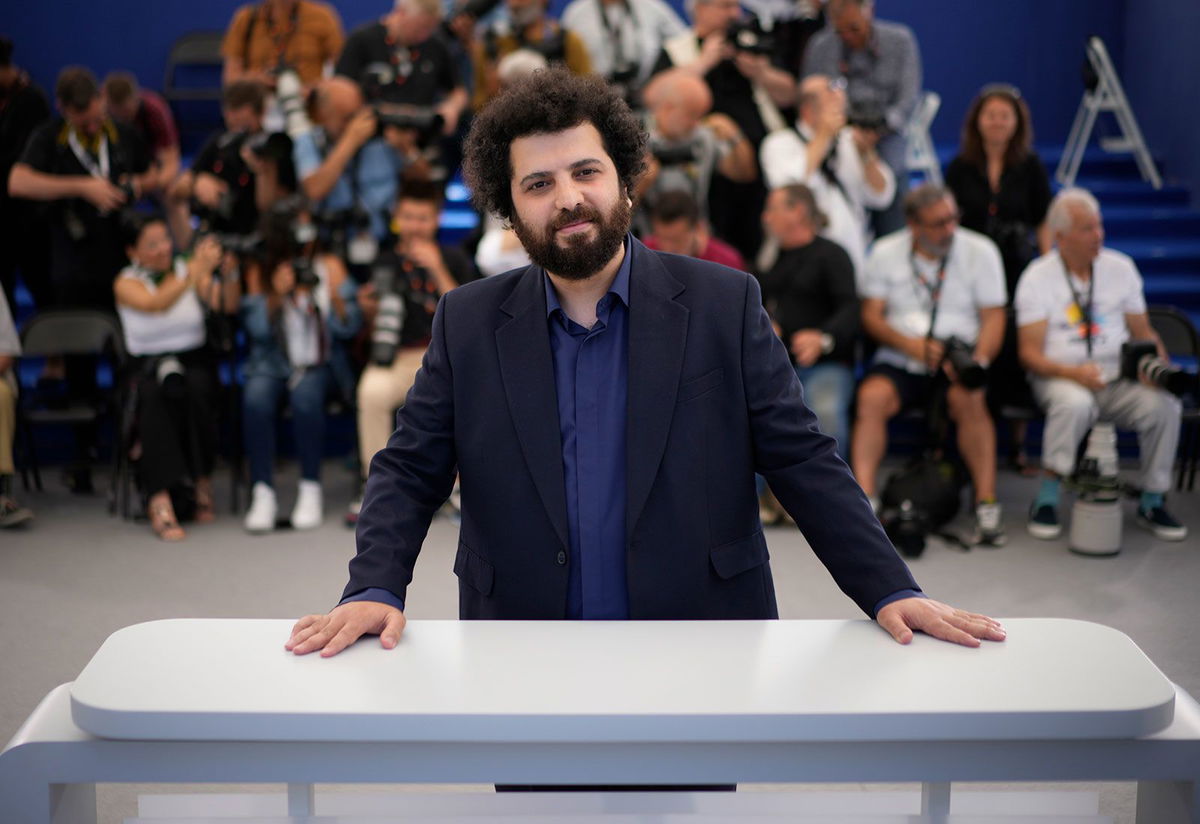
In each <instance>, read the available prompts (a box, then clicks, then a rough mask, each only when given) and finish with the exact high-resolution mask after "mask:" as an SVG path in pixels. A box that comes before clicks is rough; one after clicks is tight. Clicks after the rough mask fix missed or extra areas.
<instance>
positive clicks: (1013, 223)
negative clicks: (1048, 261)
mask: <svg viewBox="0 0 1200 824" xmlns="http://www.w3.org/2000/svg"><path fill="white" fill-rule="evenodd" d="M946 185H947V186H948V187H949V188H950V190H951V191H952V192H954V197H955V199H956V200H957V201H958V208H959V209H960V210H961V212H962V216H961V219H960V223H961V224H962V225H963V226H965V227H966V228H968V229H974V230H975V231H976V232H982V233H983V234H985V235H987V236H988V237H990V238H991V239H992V240H994V241H995V242H996V245H997V246H998V247H1000V255H1001V257H1002V258H1003V259H1004V275H1005V279H1006V280H1007V282H1008V295H1009V301H1010V302H1011V300H1012V295H1013V292H1014V290H1015V289H1016V286H1017V278H1018V277H1020V276H1021V272H1022V271H1024V269H1025V267H1026V265H1028V264H1029V262H1030V261H1031V260H1033V259H1034V258H1035V257H1037V256H1038V254H1044V253H1045V252H1047V251H1049V249H1050V235H1049V233H1048V232H1047V231H1046V227H1045V219H1046V209H1047V208H1049V206H1050V179H1049V178H1048V177H1047V175H1046V168H1045V166H1043V165H1042V160H1041V158H1039V157H1038V155H1037V152H1035V151H1034V150H1033V124H1032V123H1031V122H1030V116H1029V107H1028V106H1026V105H1025V101H1024V100H1022V99H1021V93H1020V91H1018V90H1017V89H1016V88H1015V87H1013V86H1008V85H1001V84H997V85H992V86H985V87H984V88H983V90H982V91H981V92H980V93H979V94H978V96H976V98H975V100H974V101H973V102H972V103H971V107H970V109H968V111H967V117H966V120H965V121H964V122H963V130H962V146H961V147H960V149H959V153H958V155H957V156H956V157H955V158H954V159H953V160H951V161H950V165H949V166H947V167H946Z"/></svg>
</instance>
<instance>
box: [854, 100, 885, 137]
mask: <svg viewBox="0 0 1200 824" xmlns="http://www.w3.org/2000/svg"><path fill="white" fill-rule="evenodd" d="M846 125H847V126H853V127H855V128H857V129H862V130H863V131H867V132H886V131H887V130H888V122H887V113H886V112H885V111H884V109H883V106H881V105H879V104H878V103H876V102H875V101H874V100H858V101H850V102H848V103H847V104H846Z"/></svg>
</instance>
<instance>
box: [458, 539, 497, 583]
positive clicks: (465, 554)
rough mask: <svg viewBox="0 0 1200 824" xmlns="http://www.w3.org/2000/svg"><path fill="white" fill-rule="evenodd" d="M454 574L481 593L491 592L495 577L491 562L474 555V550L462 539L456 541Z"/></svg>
mask: <svg viewBox="0 0 1200 824" xmlns="http://www.w3.org/2000/svg"><path fill="white" fill-rule="evenodd" d="M454 574H455V575H457V576H458V577H459V580H461V581H462V582H463V583H465V584H466V585H467V586H469V587H471V589H474V590H476V591H477V592H479V593H480V594H481V595H491V594H492V584H493V583H494V582H495V578H496V570H495V568H494V567H493V566H492V562H491V561H489V560H487V559H486V558H483V557H481V556H479V555H476V554H475V551H474V550H472V549H471V548H470V547H469V546H467V545H466V544H464V543H463V542H462V541H459V542H458V554H457V555H455V556H454Z"/></svg>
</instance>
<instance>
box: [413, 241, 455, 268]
mask: <svg viewBox="0 0 1200 824" xmlns="http://www.w3.org/2000/svg"><path fill="white" fill-rule="evenodd" d="M404 254H405V255H406V256H407V257H408V259H409V260H411V261H412V262H413V263H415V264H416V265H417V266H420V267H421V268H422V269H426V270H428V271H430V272H432V271H434V270H437V269H443V268H445V264H444V263H443V261H442V251H441V249H439V248H438V245H437V244H436V243H434V242H433V241H431V240H426V239H424V238H411V239H410V240H409V241H408V242H407V243H406V244H405V248H404Z"/></svg>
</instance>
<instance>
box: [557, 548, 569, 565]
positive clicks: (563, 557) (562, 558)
mask: <svg viewBox="0 0 1200 824" xmlns="http://www.w3.org/2000/svg"><path fill="white" fill-rule="evenodd" d="M558 565H559V566H566V565H567V553H565V552H563V551H562V550H561V549H560V550H559V551H558Z"/></svg>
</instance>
